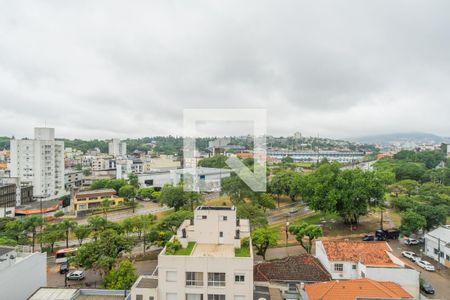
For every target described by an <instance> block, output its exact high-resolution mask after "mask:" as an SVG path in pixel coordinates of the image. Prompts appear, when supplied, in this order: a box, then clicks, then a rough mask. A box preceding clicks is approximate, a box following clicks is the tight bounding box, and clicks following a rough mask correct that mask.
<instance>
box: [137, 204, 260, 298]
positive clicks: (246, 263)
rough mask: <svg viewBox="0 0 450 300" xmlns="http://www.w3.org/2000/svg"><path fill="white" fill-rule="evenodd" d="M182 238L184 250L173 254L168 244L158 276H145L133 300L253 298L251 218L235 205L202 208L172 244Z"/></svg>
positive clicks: (182, 226) (161, 254) (141, 278)
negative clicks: (242, 217) (239, 213)
mask: <svg viewBox="0 0 450 300" xmlns="http://www.w3.org/2000/svg"><path fill="white" fill-rule="evenodd" d="M246 238H248V244H247V245H245V243H243V247H242V248H241V243H242V239H246ZM176 241H179V242H180V243H181V245H182V249H180V250H178V251H176V252H175V253H173V252H170V251H169V249H168V247H167V245H166V247H165V248H164V249H163V250H162V251H161V253H160V254H159V256H158V268H157V273H158V275H157V277H156V276H141V277H140V278H139V279H138V280H137V281H136V283H135V285H134V286H133V288H132V290H131V300H140V299H153V300H156V299H158V300H180V299H186V300H251V299H253V253H252V247H251V240H250V223H249V221H248V220H239V219H238V218H237V217H236V209H235V207H210V206H199V207H197V209H196V210H195V212H194V218H192V219H191V220H185V221H184V222H183V223H182V224H181V226H180V228H179V229H178V231H177V234H176V236H174V237H172V239H171V241H170V242H169V243H171V242H176ZM156 279H157V281H156ZM152 297H153V298H152Z"/></svg>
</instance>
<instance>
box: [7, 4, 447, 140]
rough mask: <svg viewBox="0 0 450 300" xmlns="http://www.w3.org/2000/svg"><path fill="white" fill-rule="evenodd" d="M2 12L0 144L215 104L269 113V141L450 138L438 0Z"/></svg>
mask: <svg viewBox="0 0 450 300" xmlns="http://www.w3.org/2000/svg"><path fill="white" fill-rule="evenodd" d="M0 7H1V8H2V9H0V36H1V38H0V104H1V108H0V109H1V110H0V116H2V119H1V120H0V123H1V124H0V125H1V126H0V135H18V136H24V135H30V134H31V132H32V127H33V126H36V125H42V124H43V123H44V121H46V122H47V124H48V125H49V126H50V125H51V126H54V127H56V128H57V134H58V135H59V136H65V137H88V138H89V137H101V138H102V137H104V138H105V137H113V136H148V135H156V134H182V128H181V127H182V110H183V108H220V107H224V108H230V107H236V108H251V107H258V108H267V109H268V112H269V131H270V132H271V133H272V134H283V135H286V134H290V133H292V132H295V131H301V132H303V133H304V134H310V135H316V134H317V133H319V134H320V135H322V136H324V135H328V136H332V137H345V136H352V135H363V134H364V135H365V134H371V133H385V132H395V131H405V130H406V131H430V132H434V133H438V134H443V135H450V132H449V131H448V129H447V128H449V125H450V119H449V118H448V115H449V113H450V107H449V105H448V103H449V100H448V99H449V97H450V86H449V85H448V82H449V80H450V78H449V77H450V74H449V70H450V60H449V53H450V29H449V28H450V18H448V11H450V3H449V2H448V1H427V2H423V1H406V0H403V1H395V2H393V1H377V2H374V1H372V2H367V1H364V2H361V1H339V2H337V1H314V2H311V1H250V2H248V1H247V2H242V1H226V2H224V1H222V2H211V1H194V2H192V1H191V2H190V3H187V2H185V1H134V2H133V3H132V4H131V3H125V2H122V1H121V2H119V1H76V2H64V3H62V2H54V1H47V2H40V3H38V2H36V1H29V2H11V1H9V2H6V1H4V2H0ZM19 122H20V124H18V123H19ZM220 127H221V126H211V130H213V129H218V128H219V129H220ZM234 130H235V129H233V131H234ZM243 130H244V129H243ZM243 133H247V132H243ZM224 134H227V132H225V133H224Z"/></svg>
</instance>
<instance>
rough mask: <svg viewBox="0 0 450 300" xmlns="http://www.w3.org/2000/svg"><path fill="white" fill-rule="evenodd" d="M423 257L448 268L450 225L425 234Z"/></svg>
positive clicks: (449, 258)
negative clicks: (425, 256)
mask: <svg viewBox="0 0 450 300" xmlns="http://www.w3.org/2000/svg"><path fill="white" fill-rule="evenodd" d="M425 255H427V256H428V257H430V258H432V259H434V260H435V261H437V262H439V263H441V264H443V265H444V266H446V267H447V268H449V267H450V225H445V226H441V227H438V228H436V229H434V230H432V231H430V232H427V233H426V234H425Z"/></svg>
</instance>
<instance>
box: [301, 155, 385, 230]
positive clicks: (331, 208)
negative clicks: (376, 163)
mask: <svg viewBox="0 0 450 300" xmlns="http://www.w3.org/2000/svg"><path fill="white" fill-rule="evenodd" d="M301 193H302V196H303V199H304V200H305V201H306V203H308V205H309V207H310V208H312V209H314V210H320V211H323V212H336V213H338V214H339V215H340V216H341V217H342V219H343V220H344V222H345V223H347V224H356V223H358V221H359V217H360V216H363V215H366V214H367V213H368V211H369V207H370V206H378V205H380V203H382V199H383V197H384V193H385V185H384V183H383V181H382V180H380V178H378V177H377V176H376V174H375V173H374V172H367V171H362V170H359V169H356V170H344V171H341V170H340V169H339V165H338V164H337V163H324V164H321V165H320V166H319V167H318V168H317V170H316V171H315V172H314V173H312V174H310V175H308V176H305V177H304V178H303V180H302V181H301Z"/></svg>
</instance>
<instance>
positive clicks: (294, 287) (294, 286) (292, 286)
mask: <svg viewBox="0 0 450 300" xmlns="http://www.w3.org/2000/svg"><path fill="white" fill-rule="evenodd" d="M288 290H289V291H290V292H297V284H296V283H293V282H291V283H288Z"/></svg>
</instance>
